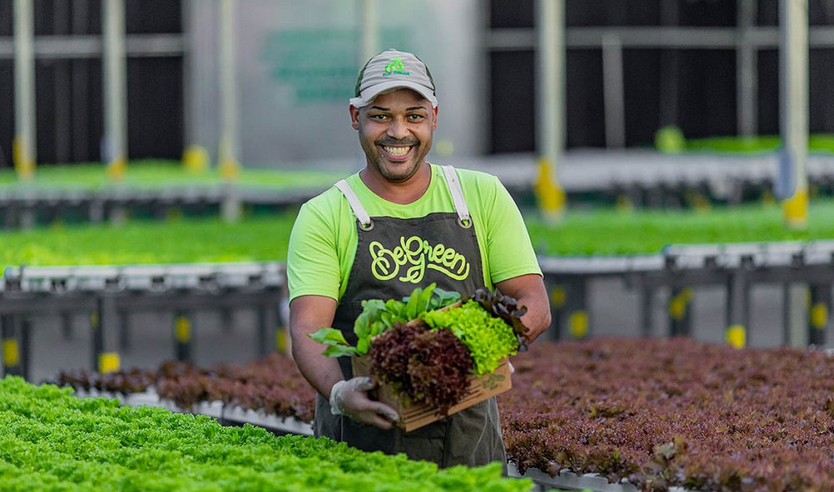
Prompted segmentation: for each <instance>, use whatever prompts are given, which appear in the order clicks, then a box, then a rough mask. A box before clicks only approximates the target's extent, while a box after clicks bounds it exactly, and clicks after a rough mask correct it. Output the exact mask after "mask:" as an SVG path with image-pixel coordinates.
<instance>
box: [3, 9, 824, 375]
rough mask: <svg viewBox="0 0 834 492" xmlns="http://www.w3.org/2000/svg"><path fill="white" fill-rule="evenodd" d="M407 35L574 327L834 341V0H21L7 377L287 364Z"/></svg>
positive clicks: (6, 61)
mask: <svg viewBox="0 0 834 492" xmlns="http://www.w3.org/2000/svg"><path fill="white" fill-rule="evenodd" d="M390 47H394V48H397V49H400V50H406V51H412V52H414V53H416V54H417V55H418V56H420V57H421V59H422V60H424V61H425V62H426V64H427V65H428V66H429V67H430V69H431V71H432V74H433V75H434V78H435V81H436V85H437V94H438V99H439V107H440V114H439V124H438V130H437V132H436V133H435V136H434V146H433V150H432V153H431V154H430V156H429V158H430V160H431V161H432V162H436V163H442V164H453V165H455V166H458V167H464V168H471V169H477V170H482V171H485V172H489V173H492V174H495V175H497V176H498V177H499V178H500V179H501V180H502V182H503V183H504V184H505V186H507V188H508V189H509V190H510V191H511V193H512V194H513V196H514V198H515V199H516V201H517V203H518V204H519V206H520V207H521V209H522V211H523V213H524V215H525V220H526V221H527V223H528V227H529V229H530V233H531V237H532V239H533V243H534V245H535V247H536V249H537V251H538V252H539V254H540V258H541V261H542V266H543V268H544V270H545V277H546V280H547V283H548V288H549V289H550V292H551V301H552V307H553V310H554V315H555V316H554V326H553V327H552V328H551V330H550V332H549V333H548V336H549V337H551V338H557V339H558V338H585V337H589V336H602V335H623V336H669V335H677V336H692V337H695V338H697V339H700V340H704V341H710V342H716V343H731V344H733V345H735V346H738V347H743V346H754V347H757V346H758V347H766V346H778V345H782V344H791V345H802V346H805V345H813V346H815V347H826V346H827V345H826V343H827V342H826V337H825V334H826V331H827V329H828V326H829V324H830V323H829V319H828V310H829V309H830V305H831V297H832V294H831V284H832V282H834V246H832V241H834V224H833V222H834V202H832V194H833V193H834V154H833V153H834V92H832V91H831V90H830V88H829V86H830V84H829V83H828V81H830V80H831V79H832V78H834V1H831V0H760V1H759V0H583V1H580V0H489V1H484V0H443V1H440V0H418V1H414V0H409V1H407V0H389V1H385V2H382V1H379V0H350V1H342V0H339V1H336V0H308V1H305V2H297V1H289V0H235V1H232V0H2V1H0V216H1V217H2V224H0V225H2V227H3V228H2V230H0V263H2V266H3V267H4V269H5V270H4V275H3V281H2V283H1V284H0V315H2V325H3V338H4V340H5V341H4V350H3V354H4V370H5V371H6V372H16V373H25V374H27V376H29V377H30V379H33V380H36V381H37V380H40V379H43V378H46V377H50V376H51V375H53V374H55V373H56V372H57V371H59V370H62V369H70V368H75V367H88V368H91V369H97V370H101V371H103V372H106V371H109V370H114V369H118V368H120V367H126V366H155V365H158V364H159V363H160V362H161V361H164V360H167V359H171V358H179V359H182V360H190V361H194V362H195V363H197V364H209V363H212V362H216V361H244V360H247V359H248V358H251V357H253V356H255V355H262V354H265V353H268V352H270V351H273V350H286V337H285V336H284V330H283V327H284V325H285V323H286V304H285V301H283V299H284V294H285V287H284V280H283V263H282V262H283V261H284V260H285V257H286V256H285V255H286V238H287V236H288V234H289V230H290V228H291V226H292V221H293V218H294V213H295V211H296V210H297V207H298V206H299V205H300V204H301V203H303V201H304V200H306V199H308V198H310V197H312V196H314V195H315V194H317V193H319V192H321V191H323V190H324V189H326V188H327V187H328V186H330V185H331V184H332V183H333V182H335V181H336V180H338V179H340V178H341V177H344V176H346V175H348V174H351V173H353V172H356V171H357V170H359V169H360V168H361V167H362V166H363V165H364V157H363V155H362V153H361V149H360V147H359V145H357V142H356V136H355V132H354V131H353V130H352V129H351V128H350V126H349V116H348V102H347V101H348V98H350V97H351V96H352V95H353V90H354V84H355V80H356V75H357V73H358V72H359V69H360V68H361V66H362V65H363V64H364V62H365V60H367V59H368V58H369V57H370V56H372V55H373V54H375V53H377V52H379V51H381V50H383V49H386V48H390Z"/></svg>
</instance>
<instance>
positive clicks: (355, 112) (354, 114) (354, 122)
mask: <svg viewBox="0 0 834 492" xmlns="http://www.w3.org/2000/svg"><path fill="white" fill-rule="evenodd" d="M350 126H352V127H353V129H354V130H358V129H359V108H357V107H355V106H354V105H353V104H351V105H350Z"/></svg>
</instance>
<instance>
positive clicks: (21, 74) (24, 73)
mask: <svg viewBox="0 0 834 492" xmlns="http://www.w3.org/2000/svg"><path fill="white" fill-rule="evenodd" d="M34 3H35V2H34V0H15V2H14V55H15V56H14V61H15V63H14V69H15V70H14V71H15V91H14V92H15V94H14V95H15V108H16V109H15V140H14V146H13V155H14V166H15V169H16V170H17V176H18V179H20V180H23V181H29V180H31V179H32V178H33V177H34V173H35V162H36V159H37V157H36V145H35V143H36V138H37V136H36V132H37V128H36V119H35V118H36V113H35V50H34V45H35V35H34V32H35V30H34V24H35V7H34Z"/></svg>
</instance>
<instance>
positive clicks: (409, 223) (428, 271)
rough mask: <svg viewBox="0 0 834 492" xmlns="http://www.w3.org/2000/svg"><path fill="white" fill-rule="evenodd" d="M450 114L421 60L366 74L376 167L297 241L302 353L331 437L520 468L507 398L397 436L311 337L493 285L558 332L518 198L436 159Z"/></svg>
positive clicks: (394, 62)
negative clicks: (420, 298) (506, 421)
mask: <svg viewBox="0 0 834 492" xmlns="http://www.w3.org/2000/svg"><path fill="white" fill-rule="evenodd" d="M437 114H438V110H437V97H436V94H435V87H434V81H433V80H432V77H431V74H430V72H429V70H428V68H427V67H426V66H425V64H424V63H423V62H422V61H420V60H419V59H418V58H417V57H416V56H414V55H413V54H411V53H405V52H400V51H396V50H388V51H384V52H382V53H380V54H378V55H376V56H374V57H373V58H371V59H370V60H369V61H368V63H367V64H366V65H365V67H364V68H363V69H362V71H361V72H360V74H359V78H358V80H357V83H356V97H354V98H352V99H351V100H350V118H351V124H352V126H353V128H354V129H355V130H356V131H357V132H358V134H359V143H360V145H361V146H362V150H363V151H364V153H365V157H366V166H365V167H364V168H363V169H362V170H361V171H360V172H359V173H357V174H354V175H352V176H350V177H348V178H347V179H346V180H343V181H340V182H339V183H337V184H336V186H335V187H333V188H331V189H330V190H328V191H326V192H324V193H323V194H321V195H319V196H317V197H315V198H313V199H312V200H310V201H309V202H307V203H306V204H304V206H302V208H301V210H300V212H299V215H298V218H297V220H296V223H295V226H294V227H293V232H292V236H291V238H290V247H289V260H288V268H287V277H288V282H289V290H290V303H291V304H290V333H291V335H292V341H293V356H294V357H295V360H296V362H297V364H298V367H299V369H300V370H301V372H302V374H304V377H305V378H307V380H308V381H309V382H310V384H311V385H312V386H313V387H314V388H315V389H316V390H317V391H318V393H319V395H318V397H317V402H316V417H315V424H314V429H315V434H316V435H317V436H327V437H330V438H332V439H335V440H337V441H345V442H347V443H348V444H350V445H352V446H355V447H357V448H360V449H364V450H368V451H373V450H380V451H384V452H386V453H397V452H403V453H406V454H407V455H408V456H409V458H412V459H424V460H430V461H434V462H436V463H437V464H438V465H440V466H441V467H446V466H452V465H457V464H465V465H468V466H478V465H483V464H486V463H488V462H490V461H502V462H503V463H504V465H505V466H506V456H505V453H504V445H503V441H502V438H501V427H500V420H499V417H498V408H497V405H496V402H495V399H494V398H492V399H490V400H487V401H485V402H483V403H481V404H478V405H475V406H473V407H471V408H469V409H467V410H464V411H462V412H459V413H456V414H454V415H452V416H450V417H448V418H446V419H442V420H440V421H439V422H436V423H434V424H430V425H428V426H426V427H423V428H421V429H417V430H415V431H413V432H410V433H407V434H406V433H403V432H401V431H399V430H398V429H396V428H392V421H394V420H396V418H397V414H396V412H395V411H394V410H393V409H392V408H390V407H389V406H387V405H384V404H382V403H379V402H377V401H374V400H371V399H370V398H369V397H368V391H369V390H371V389H372V388H373V383H372V381H371V380H370V379H369V378H353V377H352V371H351V368H350V361H349V360H346V358H342V359H339V360H338V362H337V360H336V359H332V358H327V357H324V356H322V355H321V352H322V351H323V349H324V347H323V346H321V345H319V344H317V343H315V342H313V341H312V340H310V339H309V337H308V335H309V334H310V333H312V332H314V331H316V330H317V329H319V328H321V327H323V326H333V327H335V328H338V329H340V330H342V332H343V333H344V334H345V338H346V339H347V340H348V342H350V343H355V341H356V337H355V335H354V334H353V323H354V320H355V319H356V317H357V316H358V315H359V313H360V312H361V310H362V308H361V301H362V300H364V299H392V298H396V299H399V298H402V297H404V296H406V295H408V294H410V293H411V292H412V290H414V288H416V287H420V286H426V285H428V284H430V283H432V282H436V283H437V285H438V287H440V288H442V289H445V290H450V291H458V292H460V293H461V295H463V296H468V295H471V294H472V293H473V292H474V291H475V290H476V289H478V288H482V287H486V288H490V289H493V288H498V289H499V290H500V291H501V292H502V293H503V294H506V295H509V296H512V297H515V298H516V299H518V301H519V303H520V304H521V305H524V306H526V307H527V313H526V314H525V316H524V317H523V318H522V321H523V322H524V324H525V326H526V327H528V328H529V336H528V338H529V339H530V340H531V341H532V340H533V339H535V338H536V337H537V336H539V335H540V334H541V333H542V332H543V331H544V330H545V329H546V328H547V326H548V325H549V324H550V309H549V306H548V300H547V294H546V291H545V288H544V284H543V282H542V277H541V271H540V269H539V266H538V263H537V261H536V257H535V254H534V252H533V248H532V247H531V244H530V239H529V237H528V235H527V231H526V229H525V227H524V223H523V221H522V218H521V214H520V213H519V211H518V208H517V207H516V205H515V203H514V202H513V201H512V198H511V197H510V195H509V194H508V193H507V191H506V190H505V189H504V187H503V186H502V185H501V184H500V183H499V181H498V180H497V179H496V178H495V177H493V176H490V175H487V174H484V173H479V172H474V171H464V170H457V171H456V170H454V169H453V168H451V167H450V166H447V167H441V166H436V165H433V164H430V163H428V162H426V155H427V154H428V152H429V149H431V143H432V133H433V132H434V130H435V129H436V128H437ZM451 250H453V253H454V255H452V253H448V252H449V251H451ZM434 252H437V253H434ZM439 252H444V254H443V255H440V257H439V258H438V257H437V256H435V255H439ZM429 253H434V254H429ZM446 254H449V255H450V257H451V256H455V258H456V260H457V261H456V262H455V263H454V264H452V266H451V267H450V266H449V263H450V262H448V261H447V262H446V263H444V262H443V261H442V258H444V257H445V255H446ZM457 255H460V258H459V257H458V256H457ZM461 258H462V261H461ZM343 359H344V360H343Z"/></svg>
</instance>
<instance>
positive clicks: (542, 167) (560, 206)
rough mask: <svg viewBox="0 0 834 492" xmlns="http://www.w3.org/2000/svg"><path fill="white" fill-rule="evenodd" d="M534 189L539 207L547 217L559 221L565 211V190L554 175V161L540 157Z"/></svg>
mask: <svg viewBox="0 0 834 492" xmlns="http://www.w3.org/2000/svg"><path fill="white" fill-rule="evenodd" d="M533 190H534V191H535V193H536V197H537V198H538V201H539V208H540V209H541V211H542V214H543V215H544V217H545V219H547V220H550V221H558V220H560V219H561V218H562V216H563V215H564V213H565V204H566V202H567V199H566V197H565V190H563V189H562V187H561V186H560V185H559V182H558V181H556V178H555V177H554V176H553V163H551V162H550V161H548V160H547V159H546V158H544V157H542V158H540V159H539V173H538V176H537V177H536V181H535V183H533Z"/></svg>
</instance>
